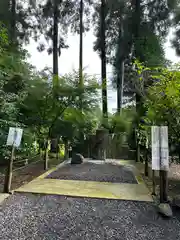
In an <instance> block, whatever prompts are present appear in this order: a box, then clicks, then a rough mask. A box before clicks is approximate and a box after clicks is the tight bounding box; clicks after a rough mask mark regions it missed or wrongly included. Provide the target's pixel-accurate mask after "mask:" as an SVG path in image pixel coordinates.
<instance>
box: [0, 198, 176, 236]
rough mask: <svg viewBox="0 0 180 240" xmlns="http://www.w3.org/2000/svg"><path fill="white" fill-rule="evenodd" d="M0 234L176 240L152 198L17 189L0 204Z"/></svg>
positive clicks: (173, 225) (173, 226)
mask: <svg viewBox="0 0 180 240" xmlns="http://www.w3.org/2000/svg"><path fill="white" fill-rule="evenodd" d="M0 229H1V232H0V239H2V240H26V239H29V240H30V239H32V240H33V239H35V240H41V239H43V240H58V239H59V240H81V239H82V240H98V239H101V240H156V239H157V240H178V239H180V230H179V229H180V222H179V221H178V220H177V218H176V217H174V218H172V219H170V220H169V219H168V220H167V219H166V220H165V219H163V218H161V217H158V215H157V213H156V210H155V207H154V206H153V204H152V203H144V202H134V201H120V200H105V199H104V200H101V199H89V198H72V197H63V196H54V195H33V194H15V195H12V196H11V197H9V198H8V199H7V200H6V201H5V202H4V203H3V204H2V205H1V206H0Z"/></svg>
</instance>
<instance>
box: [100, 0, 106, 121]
mask: <svg viewBox="0 0 180 240" xmlns="http://www.w3.org/2000/svg"><path fill="white" fill-rule="evenodd" d="M105 7H106V6H105V0H101V78H102V109H103V117H104V120H105V119H106V120H107V118H108V106H107V80H106V24H105Z"/></svg>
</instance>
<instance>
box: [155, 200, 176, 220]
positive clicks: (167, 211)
mask: <svg viewBox="0 0 180 240" xmlns="http://www.w3.org/2000/svg"><path fill="white" fill-rule="evenodd" d="M158 212H159V213H160V214H162V215H163V216H164V217H172V216H173V213H172V209H171V207H170V205H169V204H168V203H160V204H159V206H158Z"/></svg>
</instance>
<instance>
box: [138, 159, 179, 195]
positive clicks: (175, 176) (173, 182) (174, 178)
mask: <svg viewBox="0 0 180 240" xmlns="http://www.w3.org/2000/svg"><path fill="white" fill-rule="evenodd" d="M140 171H141V174H142V176H143V179H144V181H145V183H146V184H147V186H148V188H149V189H150V190H151V191H152V179H150V178H148V177H145V176H144V169H143V168H142V169H140ZM155 182H156V193H157V194H158V193H159V177H156V179H155ZM168 195H169V197H170V199H171V198H173V197H174V196H175V195H180V164H174V163H172V164H171V166H170V169H169V173H168Z"/></svg>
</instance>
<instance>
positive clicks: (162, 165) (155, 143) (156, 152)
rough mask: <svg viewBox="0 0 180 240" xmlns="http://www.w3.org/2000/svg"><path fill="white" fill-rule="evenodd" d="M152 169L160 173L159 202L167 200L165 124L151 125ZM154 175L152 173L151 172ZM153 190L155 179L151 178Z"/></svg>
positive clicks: (167, 166)
mask: <svg viewBox="0 0 180 240" xmlns="http://www.w3.org/2000/svg"><path fill="white" fill-rule="evenodd" d="M151 139H152V141H151V143H152V170H153V171H155V170H158V171H159V173H160V203H165V202H167V191H168V179H167V172H168V170H169V147H168V128H167V126H160V127H158V126H152V128H151ZM153 177H154V174H153ZM153 192H154V193H155V181H154V179H153Z"/></svg>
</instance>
